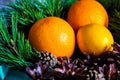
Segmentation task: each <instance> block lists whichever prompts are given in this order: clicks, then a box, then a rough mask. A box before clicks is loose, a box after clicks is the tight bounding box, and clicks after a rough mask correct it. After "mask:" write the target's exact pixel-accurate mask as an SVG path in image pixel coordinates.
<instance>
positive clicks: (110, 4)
mask: <svg viewBox="0 0 120 80" xmlns="http://www.w3.org/2000/svg"><path fill="white" fill-rule="evenodd" d="M98 1H99V2H100V3H102V4H103V6H104V7H105V8H106V10H107V11H108V12H109V13H111V12H113V11H114V9H117V10H120V0H98Z"/></svg>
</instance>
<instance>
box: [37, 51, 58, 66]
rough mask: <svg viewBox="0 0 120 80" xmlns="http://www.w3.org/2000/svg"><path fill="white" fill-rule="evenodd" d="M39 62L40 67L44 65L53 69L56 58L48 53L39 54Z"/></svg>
mask: <svg viewBox="0 0 120 80" xmlns="http://www.w3.org/2000/svg"><path fill="white" fill-rule="evenodd" d="M39 62H41V63H42V65H44V64H46V65H49V66H50V67H54V66H55V65H56V64H57V58H56V56H54V55H53V54H52V53H50V52H41V53H40V55H39Z"/></svg>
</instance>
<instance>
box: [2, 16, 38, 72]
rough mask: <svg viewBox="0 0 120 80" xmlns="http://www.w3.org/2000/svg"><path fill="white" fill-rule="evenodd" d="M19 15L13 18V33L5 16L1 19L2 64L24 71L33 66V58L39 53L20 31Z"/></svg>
mask: <svg viewBox="0 0 120 80" xmlns="http://www.w3.org/2000/svg"><path fill="white" fill-rule="evenodd" d="M17 22H18V15H17V14H12V16H11V23H12V24H11V26H9V27H10V28H11V32H12V33H10V31H9V28H8V27H7V22H6V20H5V18H4V17H3V16H1V17H0V62H5V63H8V64H9V66H10V67H13V68H18V69H19V70H20V69H23V68H24V67H26V66H28V65H29V66H32V61H30V60H33V59H32V57H34V58H35V57H37V56H38V54H39V52H37V51H36V50H33V49H32V47H31V45H30V43H29V41H28V40H27V39H25V36H24V33H23V32H21V31H19V30H18V27H17V26H18V24H17Z"/></svg>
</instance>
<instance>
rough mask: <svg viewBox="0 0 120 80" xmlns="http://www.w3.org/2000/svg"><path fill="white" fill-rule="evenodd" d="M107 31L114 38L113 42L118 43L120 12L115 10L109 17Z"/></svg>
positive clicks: (119, 39)
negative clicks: (108, 30)
mask: <svg viewBox="0 0 120 80" xmlns="http://www.w3.org/2000/svg"><path fill="white" fill-rule="evenodd" d="M109 19H110V21H109V29H110V31H111V32H112V34H113V36H114V40H115V41H116V42H118V43H120V11H117V10H115V11H114V13H113V15H111V16H109Z"/></svg>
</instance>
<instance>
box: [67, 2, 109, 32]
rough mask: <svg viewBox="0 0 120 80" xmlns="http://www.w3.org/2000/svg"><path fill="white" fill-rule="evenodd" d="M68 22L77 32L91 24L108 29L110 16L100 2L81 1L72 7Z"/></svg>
mask: <svg viewBox="0 0 120 80" xmlns="http://www.w3.org/2000/svg"><path fill="white" fill-rule="evenodd" d="M67 21H68V23H69V24H70V25H71V26H72V27H73V29H74V30H75V31H76V32H77V30H78V29H79V27H84V26H85V25H87V24H91V23H98V24H101V25H104V26H106V27H108V14H107V12H106V10H105V8H104V7H103V6H102V5H101V4H100V3H99V2H98V1H96V0H80V1H77V2H75V3H73V5H72V6H71V7H70V9H69V11H68V16H67Z"/></svg>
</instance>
